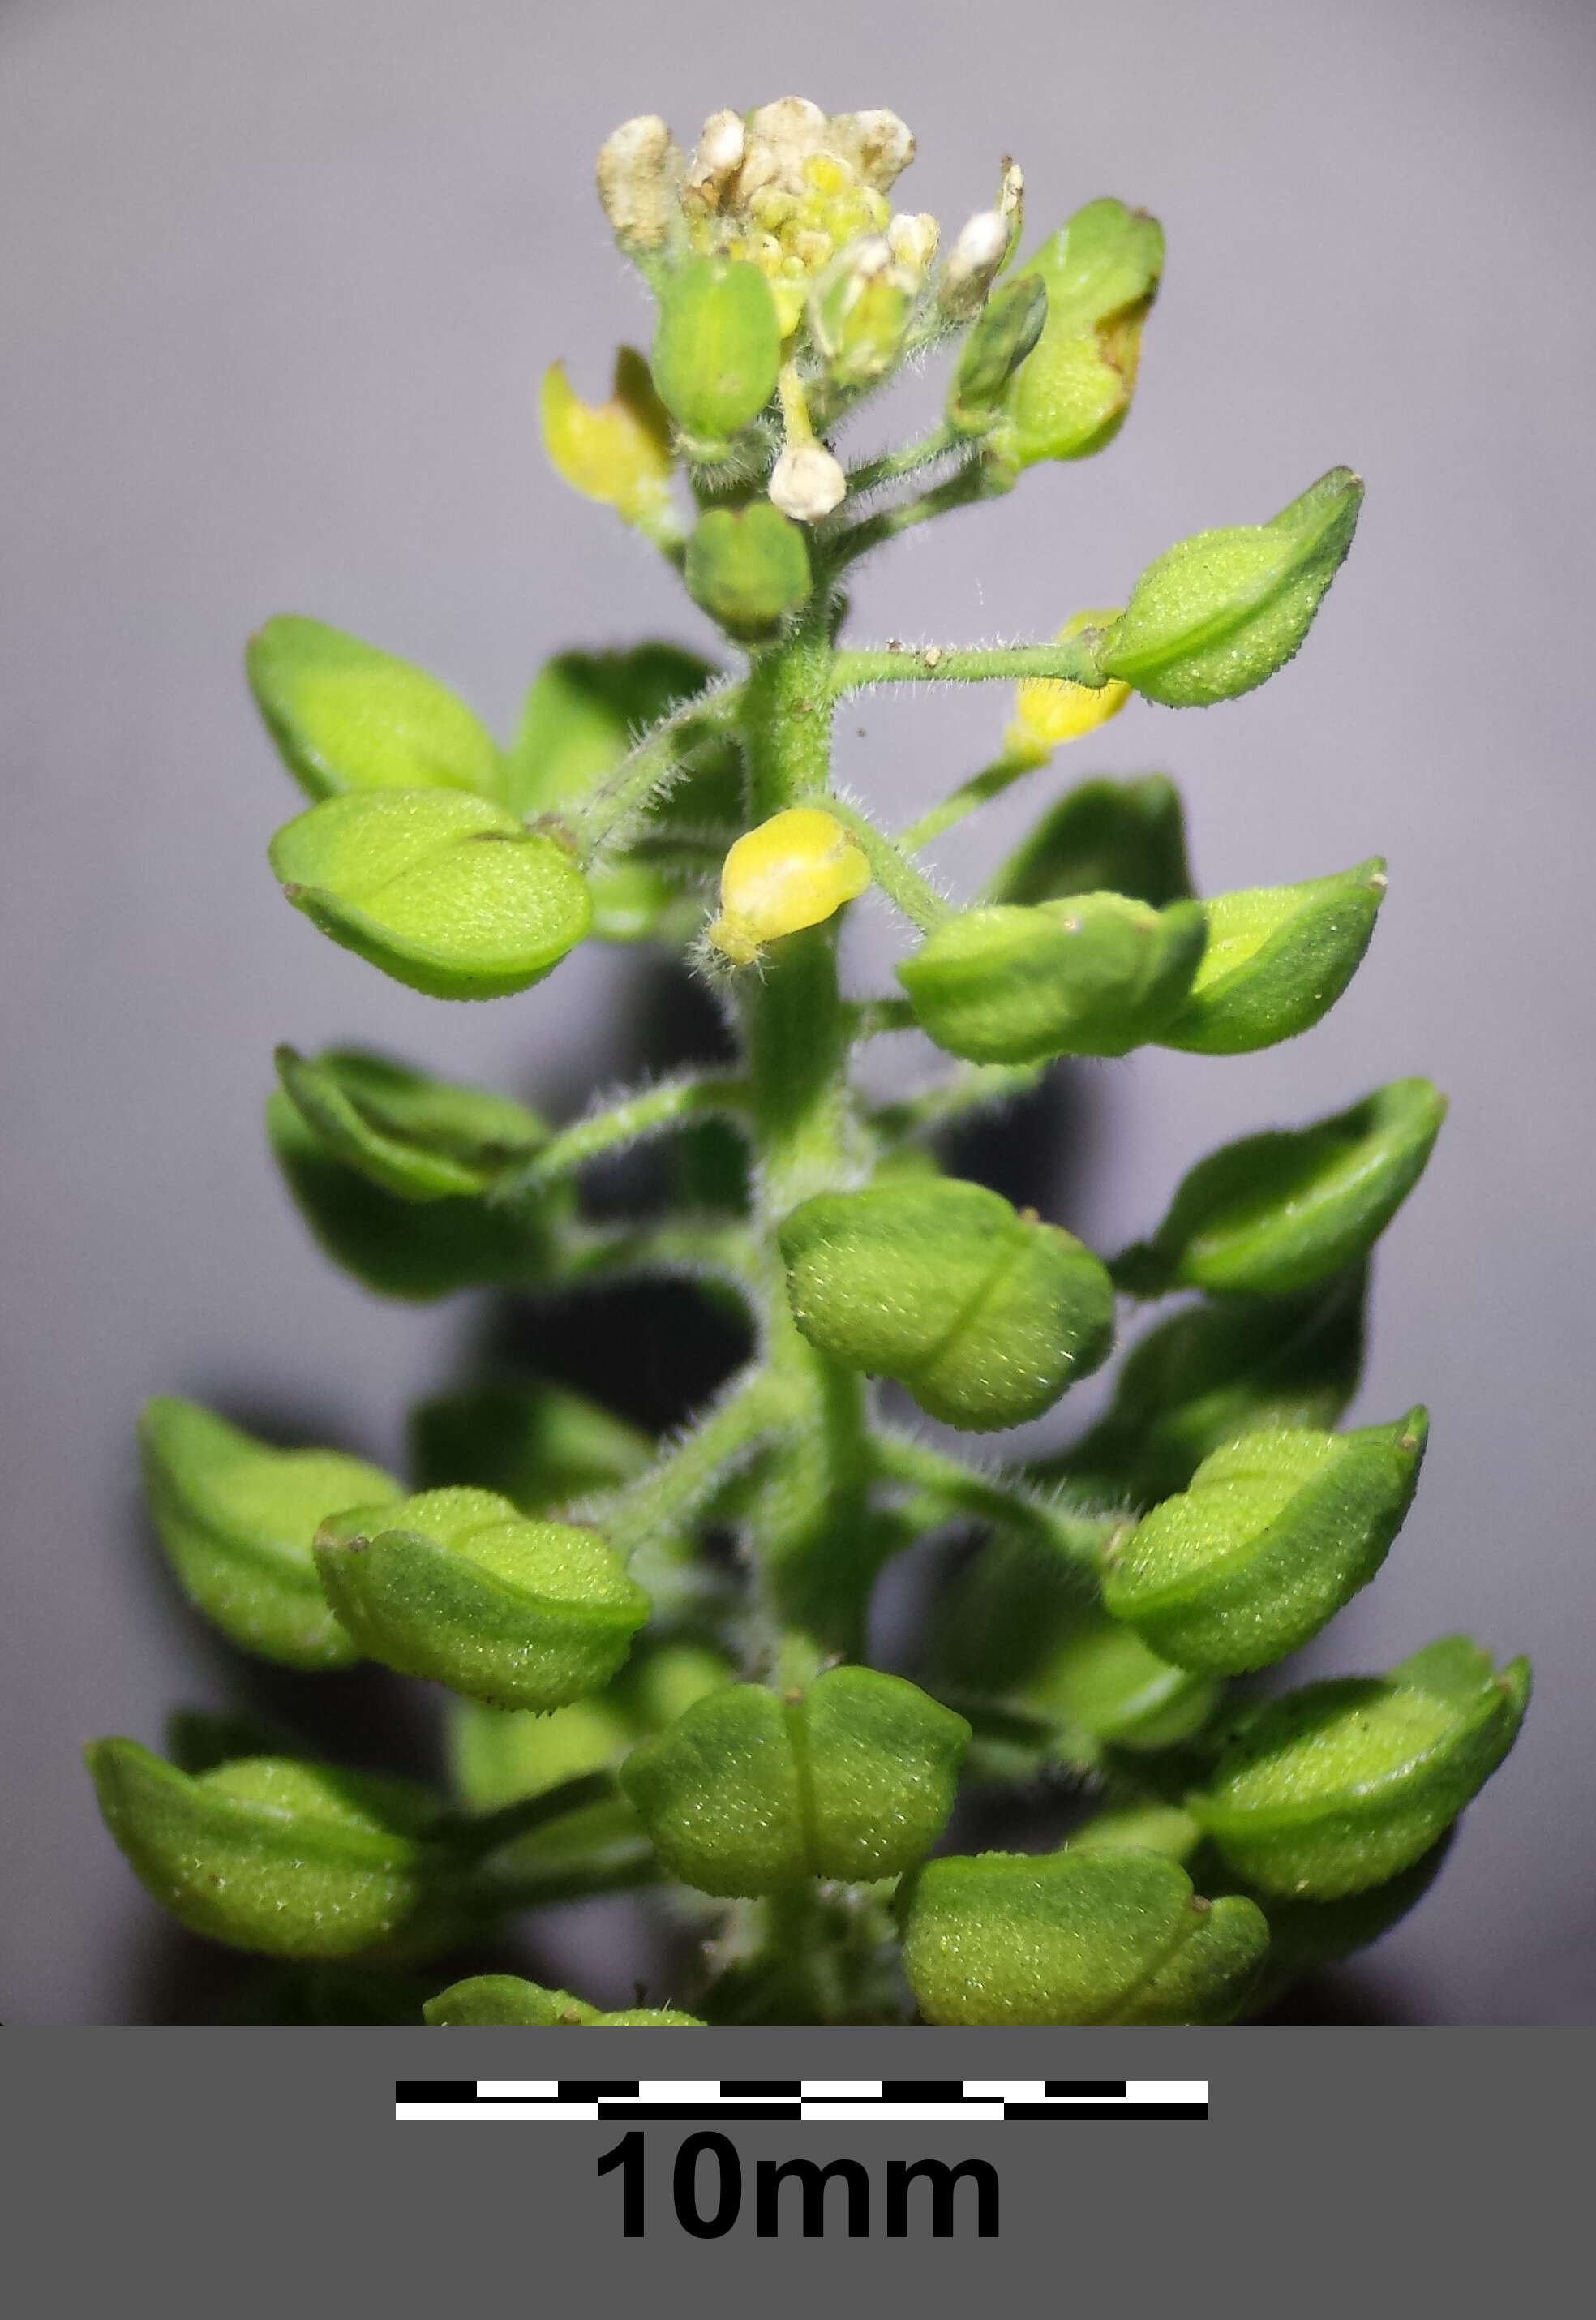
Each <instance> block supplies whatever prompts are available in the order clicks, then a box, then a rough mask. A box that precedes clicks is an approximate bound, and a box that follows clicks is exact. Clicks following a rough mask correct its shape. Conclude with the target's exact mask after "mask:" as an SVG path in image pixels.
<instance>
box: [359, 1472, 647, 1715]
mask: <svg viewBox="0 0 1596 2320" xmlns="http://www.w3.org/2000/svg"><path fill="white" fill-rule="evenodd" d="M315 1553H316V1565H317V1568H318V1570H319V1571H320V1573H321V1583H322V1586H323V1587H324V1588H325V1589H326V1590H327V1600H328V1601H329V1603H330V1604H331V1605H332V1607H333V1609H334V1610H335V1611H336V1612H337V1613H338V1618H339V1619H340V1620H341V1621H342V1622H343V1624H344V1626H345V1627H347V1628H348V1630H349V1632H350V1634H351V1635H352V1636H354V1637H355V1638H356V1642H357V1643H358V1644H359V1645H361V1647H362V1649H363V1650H364V1651H365V1652H366V1653H367V1654H369V1655H370V1656H371V1657H372V1658H373V1659H378V1660H382V1661H383V1663H385V1664H386V1665H387V1666H389V1667H392V1668H397V1669H398V1670H399V1672H400V1673H401V1675H424V1676H432V1677H435V1678H436V1679H437V1681H438V1682H439V1683H446V1684H447V1685H448V1686H449V1688H450V1690H453V1691H463V1692H464V1693H466V1694H467V1695H468V1696H469V1697H470V1698H472V1699H485V1700H487V1701H488V1702H489V1703H490V1705H491V1706H492V1707H496V1708H563V1707H564V1705H565V1703H566V1702H567V1701H568V1700H573V1699H582V1697H583V1696H584V1695H585V1694H586V1693H588V1692H591V1691H599V1690H602V1688H603V1686H604V1685H605V1684H607V1683H608V1682H609V1679H610V1677H611V1676H612V1675H614V1673H615V1672H616V1670H617V1669H618V1667H619V1666H620V1664H621V1663H622V1661H623V1660H624V1659H625V1658H626V1656H627V1652H628V1651H629V1650H630V1649H631V1643H632V1637H633V1636H635V1635H636V1632H637V1629H638V1628H639V1627H641V1626H642V1625H643V1622H644V1620H645V1618H647V1617H648V1598H647V1596H646V1595H645V1593H644V1591H643V1590H642V1588H641V1587H638V1586H636V1584H635V1583H634V1581H631V1580H630V1579H628V1578H627V1574H626V1571H625V1568H624V1567H623V1565H622V1563H621V1561H620V1558H619V1556H618V1554H616V1552H615V1550H614V1548H613V1547H612V1546H611V1545H609V1541H608V1540H607V1539H604V1538H601V1537H600V1536H599V1534H598V1532H597V1531H591V1530H579V1529H576V1528H574V1527H572V1526H571V1525H569V1524H565V1523H551V1522H531V1521H528V1520H527V1518H525V1517H524V1516H521V1515H518V1513H517V1512H516V1510H515V1509H514V1507H512V1506H511V1505H510V1503H509V1500H508V1499H501V1498H500V1497H498V1496H497V1495H496V1493H495V1492H493V1491H472V1490H445V1491H422V1492H421V1493H420V1495H419V1497H417V1498H413V1499H406V1500H404V1501H403V1502H402V1503H401V1505H399V1506H397V1507H383V1508H379V1509H370V1510H368V1511H367V1514H366V1516H365V1519H364V1520H356V1521H352V1520H351V1519H350V1518H341V1519H340V1521H339V1522H338V1523H337V1524H334V1525H329V1526H325V1527H323V1528H322V1530H321V1531H320V1534H319V1536H318V1537H317V1540H316V1548H315Z"/></svg>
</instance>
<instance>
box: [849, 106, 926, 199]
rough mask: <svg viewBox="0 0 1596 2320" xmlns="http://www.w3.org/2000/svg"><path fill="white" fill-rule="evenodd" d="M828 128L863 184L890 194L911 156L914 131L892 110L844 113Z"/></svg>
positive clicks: (913, 153) (913, 152)
mask: <svg viewBox="0 0 1596 2320" xmlns="http://www.w3.org/2000/svg"><path fill="white" fill-rule="evenodd" d="M831 128H832V135H833V137H834V139H835V140H836V141H837V143H838V144H839V145H841V146H843V147H844V148H845V150H847V153H848V156H849V159H851V160H852V163H853V166H854V168H856V169H857V170H858V172H859V174H860V176H861V177H862V178H863V179H864V182H865V184H866V185H867V186H874V187H875V189H876V191H877V193H879V194H885V193H890V191H891V189H892V187H893V186H894V185H895V184H896V182H897V179H898V178H899V177H901V176H902V175H903V173H904V171H905V170H906V168H908V166H909V163H910V162H911V161H912V160H913V159H914V158H915V133H914V131H913V130H912V129H911V128H910V127H909V125H908V123H907V122H906V121H900V120H899V119H898V117H897V113H888V112H885V111H875V112H870V113H843V115H842V116H841V117H840V118H839V119H837V120H835V121H834V122H832V124H831Z"/></svg>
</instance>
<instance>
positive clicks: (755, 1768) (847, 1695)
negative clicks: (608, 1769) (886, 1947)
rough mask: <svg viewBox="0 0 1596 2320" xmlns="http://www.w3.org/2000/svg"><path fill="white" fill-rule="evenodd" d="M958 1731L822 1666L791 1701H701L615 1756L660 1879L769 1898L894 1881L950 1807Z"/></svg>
mask: <svg viewBox="0 0 1596 2320" xmlns="http://www.w3.org/2000/svg"><path fill="white" fill-rule="evenodd" d="M968 1743H969V1725H968V1724H966V1722H965V1721H964V1718H963V1717H961V1716H955V1715H953V1714H952V1712H951V1710H950V1709H948V1708H942V1707H940V1706H939V1705H938V1703H937V1702H936V1701H935V1700H933V1699H929V1698H928V1697H927V1696H926V1694H925V1693H924V1692H923V1691H921V1690H917V1689H916V1687H915V1685H914V1684H912V1683H906V1682H905V1681H904V1680H903V1678H902V1677H901V1676H895V1675H882V1674H879V1673H878V1672H877V1671H876V1670H874V1669H872V1668H862V1667H837V1668H829V1669H827V1670H826V1672H825V1674H823V1675H820V1676H818V1677H816V1681H815V1682H814V1683H813V1684H812V1685H811V1686H810V1688H809V1690H807V1692H805V1693H802V1694H801V1695H799V1696H798V1697H797V1698H789V1699H779V1698H778V1697H777V1695H776V1693H774V1692H773V1691H767V1690H763V1689H762V1687H761V1686H760V1685H758V1684H735V1685H731V1686H729V1687H727V1688H726V1689H724V1690H717V1691H713V1692H710V1693H708V1695H707V1696H706V1697H705V1698H703V1699H700V1700H699V1702H698V1703H697V1705H696V1706H694V1707H692V1708H690V1709H689V1710H688V1712H687V1714H686V1715H685V1716H683V1717H681V1720H680V1722H678V1723H676V1724H674V1725H672V1726H671V1727H670V1728H669V1729H668V1730H667V1731H665V1732H663V1733H662V1734H661V1735H660V1736H659V1738H658V1739H656V1740H650V1741H645V1743H644V1745H642V1746H641V1747H639V1748H636V1749H635V1750H634V1751H633V1753H632V1754H631V1755H630V1756H628V1757H627V1762H626V1763H625V1765H624V1766H623V1767H622V1770H621V1785H622V1787H623V1788H624V1789H625V1790H626V1792H627V1795H628V1796H629V1797H630V1799H632V1802H633V1803H634V1805H636V1808H637V1810H638V1812H639V1813H641V1815H642V1816H643V1818H644V1820H645V1823H646V1825H647V1827H648V1832H649V1835H650V1836H651V1837H652V1838H653V1840H654V1847H655V1850H656V1851H657V1852H658V1853H659V1855H660V1857H661V1859H662V1860H663V1862H664V1863H665V1865H666V1867H667V1868H668V1869H669V1870H670V1871H671V1873H672V1876H676V1877H680V1878H681V1880H682V1881H683V1883H685V1884H688V1885H692V1886H695V1887H696V1888H697V1889H698V1890H699V1891H700V1892H704V1893H722V1894H745V1895H753V1894H758V1893H769V1892H773V1891H775V1890H777V1889H778V1888H779V1887H780V1886H783V1885H790V1884H792V1883H794V1882H796V1881H797V1880H799V1879H802V1878H805V1877H835V1878H841V1879H843V1880H848V1881H850V1882H852V1881H856V1880H871V1879H874V1878H878V1877H892V1876H896V1875H897V1874H898V1873H899V1872H900V1871H903V1870H905V1869H907V1868H908V1867H909V1866H910V1865H911V1864H912V1863H913V1862H915V1861H918V1860H919V1859H920V1858H921V1857H922V1855H923V1854H924V1853H926V1852H927V1851H928V1850H929V1849H930V1847H931V1846H932V1845H933V1844H934V1843H935V1842H936V1839H937V1838H938V1836H940V1835H941V1834H942V1827H943V1825H944V1824H945V1822H946V1820H947V1817H948V1815H949V1814H950V1812H951V1810H952V1808H953V1795H954V1790H955V1786H956V1783H957V1779H958V1772H959V1763H960V1758H961V1757H962V1755H963V1754H964V1750H965V1747H966V1745H968Z"/></svg>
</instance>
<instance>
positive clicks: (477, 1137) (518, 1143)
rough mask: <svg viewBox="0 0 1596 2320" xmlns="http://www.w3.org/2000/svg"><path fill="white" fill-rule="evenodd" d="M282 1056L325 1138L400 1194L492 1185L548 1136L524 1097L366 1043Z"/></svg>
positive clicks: (289, 1091) (301, 1105)
mask: <svg viewBox="0 0 1596 2320" xmlns="http://www.w3.org/2000/svg"><path fill="white" fill-rule="evenodd" d="M275 1061H276V1065H277V1076H278V1078H279V1079H280V1080H281V1081H282V1083H283V1089H284V1094H285V1095H286V1096H287V1097H288V1099H289V1101H290V1102H291V1103H293V1106H294V1109H295V1110H297V1111H298V1112H299V1114H300V1116H301V1118H302V1119H303V1120H304V1121H305V1123H306V1125H307V1126H308V1127H309V1128H311V1130H312V1131H313V1132H314V1134H315V1135H316V1137H318V1139H319V1140H320V1144H321V1146H322V1147H323V1148H324V1149H325V1150H326V1151H328V1152H329V1153H331V1154H332V1155H333V1156H334V1157H335V1158H337V1159H338V1160H341V1161H342V1162H343V1163H344V1164H345V1165H346V1166H347V1167H350V1168H353V1169H355V1170H356V1173H357V1174H360V1175H362V1176H365V1177H366V1178H368V1179H369V1180H370V1182H371V1183H374V1184H377V1185H380V1186H381V1187H382V1189H383V1192H392V1193H393V1194H394V1196H395V1197H396V1198H397V1199H399V1200H403V1201H439V1200H445V1199H446V1198H448V1197H450V1196H451V1195H463V1196H465V1197H472V1196H474V1195H475V1194H477V1193H480V1192H486V1191H487V1190H488V1188H489V1187H490V1185H491V1184H492V1183H493V1182H494V1180H495V1178H496V1177H497V1176H498V1174H499V1173H500V1170H501V1169H503V1168H506V1167H508V1166H509V1165H510V1164H511V1163H512V1162H514V1161H520V1160H526V1159H527V1158H529V1157H530V1155H532V1154H533V1153H534V1152H536V1151H537V1150H538V1149H539V1147H540V1146H542V1145H544V1144H546V1142H547V1141H548V1129H547V1128H546V1127H545V1125H544V1123H543V1121H542V1120H541V1119H538V1117H537V1113H536V1112H534V1111H528V1110H527V1107H526V1105H525V1104H520V1103H514V1102H512V1101H510V1099H509V1096H502V1095H494V1094H492V1093H491V1092H490V1091H489V1090H487V1089H486V1088H473V1087H463V1086H462V1085H461V1084H460V1083H459V1082H458V1081H455V1080H435V1079H433V1078H431V1077H430V1076H429V1074H427V1073H426V1072H418V1071H412V1070H411V1069H410V1066H409V1065H407V1064H399V1063H395V1062H393V1061H392V1058H391V1057H389V1056H376V1055H372V1054H371V1053H369V1052H368V1051H367V1050H365V1049H364V1048H360V1047H332V1048H329V1050H328V1052H327V1053H326V1054H325V1055H321V1056H316V1057H314V1058H313V1059H309V1058H307V1057H305V1056H302V1055H300V1054H299V1053H298V1052H297V1051H296V1050H295V1049H294V1048H293V1047H279V1048H278V1049H277V1051H276V1056H275Z"/></svg>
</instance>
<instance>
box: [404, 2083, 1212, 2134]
mask: <svg viewBox="0 0 1596 2320" xmlns="http://www.w3.org/2000/svg"><path fill="white" fill-rule="evenodd" d="M394 2116H395V2117H396V2118H398V2119H404V2120H409V2119H427V2120H444V2119H447V2120H465V2119H470V2120H480V2119H520V2120H528V2119H530V2120H542V2121H553V2122H555V2123H556V2124H563V2125H581V2124H583V2123H584V2122H591V2121H593V2120H597V2119H632V2120H636V2121H643V2122H645V2121H647V2120H650V2119H708V2120H719V2121H727V2120H731V2119H760V2118H769V2119H780V2120H786V2121H793V2120H802V2121H804V2122H806V2123H810V2122H815V2121H820V2120H825V2121H826V2122H827V2123H830V2124H835V2123H836V2122H837V2121H839V2120H843V2119H845V2120H848V2121H850V2122H852V2121H855V2120H870V2119H907V2120H919V2121H922V2122H924V2121H929V2120H938V2119H951V2120H956V2121H958V2122H959V2123H960V2125H973V2124H976V2123H978V2122H1002V2121H1006V2120H1011V2119H1023V2120H1025V2121H1027V2122H1033V2121H1036V2120H1039V2119H1050V2120H1070V2121H1078V2120H1082V2119H1113V2118H1206V2117H1207V2116H1208V2081H1207V2080H1206V2079H401V2080H398V2082H397V2083H396V2085H395V2088H394Z"/></svg>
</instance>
